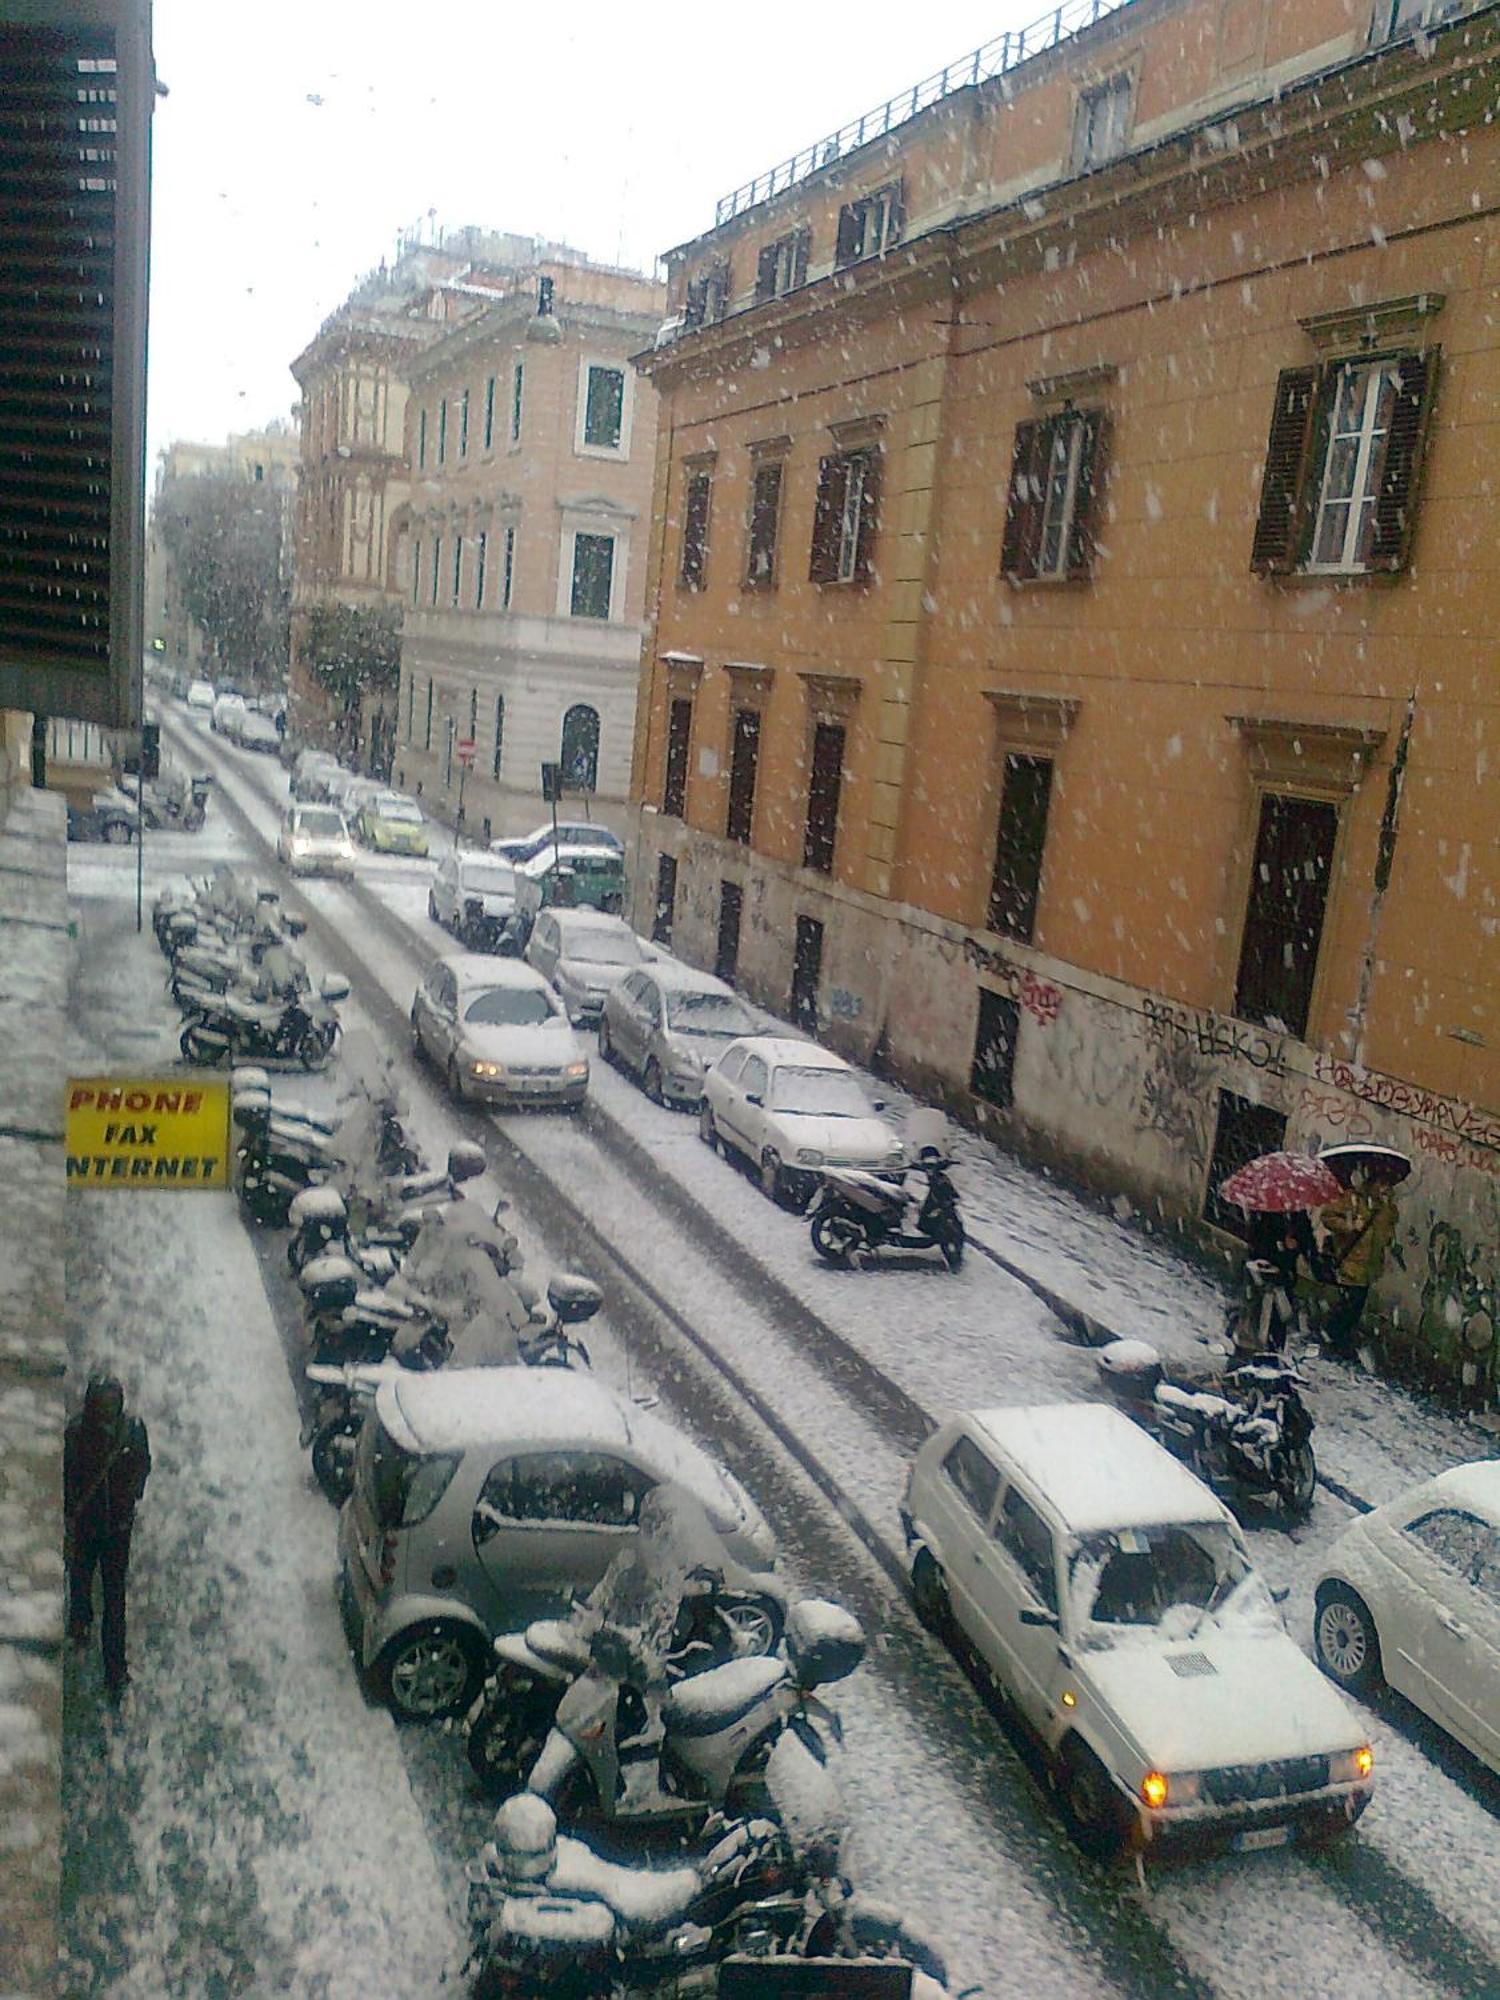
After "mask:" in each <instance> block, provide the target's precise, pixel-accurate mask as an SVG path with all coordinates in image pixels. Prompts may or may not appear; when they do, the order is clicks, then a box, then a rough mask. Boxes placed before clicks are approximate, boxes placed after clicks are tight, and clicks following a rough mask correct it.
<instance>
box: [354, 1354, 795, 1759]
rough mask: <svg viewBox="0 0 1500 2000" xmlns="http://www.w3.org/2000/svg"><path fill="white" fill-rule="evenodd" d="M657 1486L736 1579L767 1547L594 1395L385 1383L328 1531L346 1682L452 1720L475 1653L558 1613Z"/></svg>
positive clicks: (760, 1535) (456, 1378) (708, 1474)
mask: <svg viewBox="0 0 1500 2000" xmlns="http://www.w3.org/2000/svg"><path fill="white" fill-rule="evenodd" d="M664 1480H672V1481H674V1482H675V1483H676V1484H678V1485H679V1486H684V1487H686V1488H687V1490H688V1492H689V1493H691V1494H692V1495H693V1496H694V1498H695V1499H697V1500H698V1501H699V1502H700V1503H701V1505H702V1507H703V1509H704V1511H705V1512H706V1513H707V1515H708V1517H709V1520H710V1521H711V1522H712V1524H713V1526H714V1527H715V1529H717V1531H718V1533H719V1534H720V1535H721V1536H722V1538H723V1540H724V1544H725V1547H726V1548H727V1550H728V1551H729V1554H730V1555H731V1556H732V1557H733V1558H734V1559H735V1561H736V1562H739V1563H742V1564H743V1565H744V1566H745V1568H747V1569H751V1570H766V1569H769V1568H770V1567H771V1565H772V1564H773V1562H774V1561H775V1545H774V1543H773V1541H772V1538H771V1533H770V1530H769V1528H768V1527H767V1526H766V1523H765V1521H764V1519H763V1518H762V1516H761V1514H760V1511H759V1509H758V1508H757V1507H756V1505H755V1502H754V1501H753V1500H752V1499H751V1498H750V1496H749V1495H748V1494H747V1493H746V1492H745V1490H744V1488H743V1487H742V1486H741V1485H740V1484H739V1482H738V1481H737V1480H736V1479H734V1478H733V1477H732V1476H731V1474H729V1473H728V1472H726V1471H725V1470H724V1469H723V1468H722V1467H721V1466H719V1465H717V1464H715V1462H714V1461H713V1459H711V1458H710V1457H709V1456H708V1455H707V1453H706V1452H703V1451H701V1450H700V1449H699V1448H698V1446H697V1445H695V1444H693V1443H691V1442H690V1441H689V1440H688V1439H687V1438H685V1437H684V1436H682V1435H681V1433H680V1432H678V1431H676V1430H674V1429H673V1428H672V1427H671V1425H669V1424H666V1423H663V1422H662V1420H661V1419H660V1418H659V1417H654V1416H652V1415H650V1414H648V1413H647V1412H646V1411H644V1410H642V1409H640V1408H639V1407H638V1406H637V1405H636V1404H635V1403H633V1402H632V1401H631V1400H630V1399H629V1398H628V1397H625V1396H622V1395H620V1394H618V1393H617V1392H616V1391H615V1390H613V1389H610V1388H606V1386H605V1385H604V1384H603V1383H602V1382H597V1381H594V1380H592V1379H590V1378H589V1377H588V1376H586V1375H577V1374H573V1373H571V1372H567V1371H564V1370H561V1369H551V1368H503V1367H501V1368H476V1369H455V1368H443V1369H439V1370H438V1371H437V1372H436V1373H433V1374H418V1373H410V1374H406V1375H403V1377H402V1379H401V1380H400V1381H388V1382H384V1383H382V1385H381V1387H380V1389H379V1391H378V1392H377V1395H376V1399H375V1408H374V1410H373V1412H372V1413H371V1415H370V1416H369V1418H368V1419H367V1420H366V1423H365V1427H364V1430H363V1431H362V1432H361V1434H360V1440H359V1447H358V1451H357V1453H356V1457H355V1470H354V1492H353V1495H352V1497H351V1498H350V1500H349V1502H348V1504H347V1506H346V1507H345V1508H344V1511H343V1513H342V1515H341V1516H340V1520H339V1600H340V1605H341V1607H342V1610H343V1615H344V1625H345V1629H346V1631H347V1633H348V1635H349V1640H350V1645H351V1647H352V1649H353V1651H354V1654H355V1657H356V1659H357V1660H358V1662H359V1664H360V1667H361V1668H362V1669H363V1670H365V1671H368V1672H371V1673H372V1674H373V1676H374V1678H375V1680H376V1683H377V1685H378V1686H379V1688H380V1690H381V1692H382V1693H383V1694H385V1696H386V1697H387V1699H388V1700H389V1701H390V1704H391V1706H392V1708H393V1709H394V1710H395V1711H396V1713H397V1714H398V1715H401V1716H404V1717H407V1718H410V1719H426V1718H435V1717H438V1716H443V1715H453V1714H456V1713H458V1712H459V1711H460V1710H461V1709H463V1708H464V1707H465V1706H467V1704H468V1703H469V1702H470V1701H471V1700H472V1698H473V1696H474V1694H475V1693H476V1691H477V1689H478V1687H479V1683H480V1681H481V1680H482V1679H483V1677H484V1674H485V1673H486V1671H487V1670H488V1667H489V1664H490V1642H491V1639H492V1638H493V1637H494V1636H495V1635H496V1634H497V1633H500V1632H512V1631H516V1630H518V1629H519V1628H521V1627H523V1626H524V1625H526V1623H527V1622H528V1621H529V1620H530V1619H533V1618H541V1617H546V1616H548V1615H549V1614H552V1615H555V1614H556V1613H558V1612H560V1611H563V1610H565V1609H566V1607H567V1605H568V1604H569V1602H570V1601H571V1599H572V1597H573V1595H574V1594H575V1593H582V1592H584V1591H586V1590H588V1589H590V1588H591V1587H592V1586H593V1585H594V1584H595V1583H597V1582H598V1580H599V1578H600V1577H601V1576H602V1575H603V1574H604V1572H605V1570H606V1569H607V1568H608V1567H609V1563H610V1559H611V1558H612V1557H613V1556H614V1555H615V1553H616V1552H617V1550H618V1549H619V1548H620V1547H621V1546H622V1544H623V1543H624V1542H625V1541H626V1539H627V1538H628V1537H629V1536H630V1535H632V1534H633V1533H634V1531H635V1523H636V1519H637V1517H638V1515H639V1512H640V1504H641V1501H642V1500H643V1499H644V1498H645V1496H646V1494H647V1493H649V1492H650V1491H651V1489H652V1487H654V1486H657V1485H659V1484H661V1482H662V1481H664Z"/></svg>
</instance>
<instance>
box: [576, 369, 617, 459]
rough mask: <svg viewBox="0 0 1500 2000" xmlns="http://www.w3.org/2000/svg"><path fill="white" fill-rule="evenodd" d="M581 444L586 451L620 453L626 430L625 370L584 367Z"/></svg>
mask: <svg viewBox="0 0 1500 2000" xmlns="http://www.w3.org/2000/svg"><path fill="white" fill-rule="evenodd" d="M584 383H585V386H584V400H583V443H584V445H585V447H586V448H587V449H588V450H589V451H619V450H621V449H622V439H623V437H624V431H625V371H624V369H623V368H600V367H598V366H596V365H594V364H592V363H589V364H586V372H585V376H584Z"/></svg>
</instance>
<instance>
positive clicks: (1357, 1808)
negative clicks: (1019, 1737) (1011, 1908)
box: [901, 1403, 1374, 1855]
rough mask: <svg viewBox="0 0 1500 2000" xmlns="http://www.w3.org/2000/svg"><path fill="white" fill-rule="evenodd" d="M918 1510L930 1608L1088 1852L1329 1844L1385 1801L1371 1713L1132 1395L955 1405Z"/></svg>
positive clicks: (914, 1569) (915, 1499) (917, 1591)
mask: <svg viewBox="0 0 1500 2000" xmlns="http://www.w3.org/2000/svg"><path fill="white" fill-rule="evenodd" d="M901 1521H902V1526H903V1528H904V1530H905V1534H906V1545H907V1551H908V1557H909V1560H910V1564H911V1582H912V1594H913V1597H914V1599H915V1601H916V1606H917V1611H918V1614H919V1616H920V1617H921V1618H922V1621H923V1623H924V1624H926V1625H927V1626H929V1627H930V1628H931V1629H932V1630H933V1631H935V1632H939V1633H941V1634H942V1635H943V1636H945V1637H948V1638H950V1639H951V1638H955V1637H956V1638H961V1639H962V1640H963V1642H964V1643H965V1644H966V1645H967V1646H969V1647H971V1648H972V1649H973V1650H974V1651H975V1652H977V1653H978V1655H979V1657H980V1658H981V1659H982V1661H983V1662H984V1664H985V1666H986V1667H987V1668H988V1669H989V1671H990V1673H991V1674H992V1675H993V1677H994V1678H995V1680H996V1681H997V1682H998V1683H999V1685H1000V1688H1001V1689H1002V1691H1003V1693H1004V1694H1005V1695H1006V1696H1007V1697H1008V1698H1009V1699H1010V1700H1011V1701H1012V1702H1014V1704H1015V1706H1016V1708H1017V1710H1018V1712H1019V1713H1020V1715H1021V1717H1022V1719H1023V1720H1024V1721H1025V1722H1026V1723H1027V1725H1028V1726H1029V1727H1030V1729H1031V1730H1032V1731H1033V1732H1034V1733H1035V1734H1036V1736H1037V1737H1038V1738H1039V1739H1040V1741H1041V1744H1042V1747H1043V1749H1044V1751H1045V1752H1046V1755H1047V1758H1048V1761H1049V1764H1050V1766H1051V1769H1052V1772H1053V1775H1054V1777H1055V1779H1056V1782H1057V1787H1058V1790H1059V1792H1060V1794H1061V1796H1062V1799H1063V1802H1064V1805H1065V1807H1066V1810H1067V1813H1068V1816H1069V1819H1070V1820H1071V1822H1072V1824H1073V1828H1074V1831H1075V1834H1076V1835H1077V1837H1078V1839H1079V1841H1080V1844H1081V1845H1083V1846H1084V1847H1085V1848H1086V1849H1087V1850H1089V1851H1090V1852H1092V1853H1095V1854H1098V1855H1109V1854H1112V1853H1114V1852H1117V1851H1118V1850H1120V1849H1121V1848H1122V1847H1124V1846H1126V1845H1127V1844H1128V1843H1132V1842H1133V1843H1138V1844H1139V1845H1141V1846H1143V1847H1146V1848H1147V1849H1154V1850H1170V1849H1173V1848H1180V1847H1191V1846H1199V1845H1215V1844H1229V1845H1231V1846H1233V1847H1236V1848H1239V1849H1254V1848H1263V1847H1279V1846H1282V1845H1284V1844H1285V1843H1286V1842H1287V1841H1289V1840H1293V1839H1299V1838H1300V1839H1308V1840H1314V1841H1316V1840H1324V1839H1330V1838H1332V1837H1333V1836H1335V1835H1337V1834H1340V1833H1343V1832H1344V1831H1345V1830H1346V1829H1347V1828H1348V1827H1350V1826H1352V1825H1353V1824H1354V1822H1355V1821H1356V1820H1357V1819H1358V1818H1359V1816H1360V1814H1361V1813H1362V1812H1363V1811H1364V1809H1365V1807H1366V1806H1367V1805H1368V1803H1369V1801H1370V1796H1371V1792H1372V1790H1373V1786H1374V1779H1373V1769H1374V1756H1373V1753H1372V1751H1371V1749H1370V1745H1369V1738H1368V1736H1367V1735H1366V1733H1365V1730H1364V1727H1363V1724H1362V1721H1361V1719H1360V1717H1359V1716H1358V1714H1357V1713H1356V1711H1355V1710H1354V1709H1353V1708H1352V1707H1351V1706H1350V1704H1349V1703H1348V1702H1346V1701H1345V1700H1344V1699H1343V1697H1342V1696H1341V1695H1339V1694H1338V1693H1337V1691H1336V1690H1335V1689H1334V1688H1332V1687H1330V1686H1329V1684H1328V1682H1327V1681H1326V1680H1324V1679H1323V1678H1322V1676H1321V1675H1320V1674H1319V1673H1318V1670H1317V1668H1316V1667H1314V1665H1313V1664H1312V1662H1311V1660H1309V1659H1308V1658H1307V1656H1306V1654H1305V1653H1304V1652H1303V1651H1302V1650H1301V1648H1300V1647H1299V1646H1298V1645H1297V1644H1296V1643H1295V1642H1294V1641H1293V1640H1292V1639H1291V1637H1290V1636H1289V1635H1288V1633H1287V1632H1286V1630H1285V1628H1284V1627H1283V1625H1282V1622H1281V1616H1280V1613H1279V1611H1278V1609H1277V1607H1276V1604H1275V1601H1274V1600H1273V1598H1272V1595H1271V1593H1270V1591H1269V1590H1268V1589H1267V1587H1266V1585H1265V1583H1264V1582H1263V1581H1262V1579H1261V1577H1260V1576H1259V1574H1258V1573H1257V1571H1256V1570H1255V1568H1254V1566H1253V1564H1252V1563H1251V1560H1250V1556H1249V1554H1248V1551H1247V1549H1246V1546H1245V1542H1244V1538H1243V1536H1242V1535H1241V1533H1240V1530H1239V1527H1238V1525H1237V1524H1236V1522H1235V1519H1234V1516H1233V1515H1232V1514H1231V1513H1230V1512H1229V1510H1228V1508H1227V1507H1225V1506H1224V1504H1223V1502H1222V1501H1220V1500H1219V1499H1218V1498H1217V1497H1216V1496H1215V1495H1214V1494H1213V1493H1212V1492H1210V1490H1209V1489H1208V1487H1206V1486H1205V1485H1204V1484H1203V1482H1202V1481H1201V1480H1199V1479H1197V1478H1195V1477H1194V1475H1193V1474H1192V1473H1191V1472H1189V1471H1188V1469H1187V1467H1186V1466H1185V1465H1183V1464H1182V1463H1181V1462H1180V1461H1179V1460H1177V1459H1175V1458H1174V1457H1173V1456H1172V1455H1171V1453H1170V1452H1168V1451H1166V1450H1165V1449H1164V1448H1163V1447H1162V1446H1161V1445H1159V1444H1158V1443H1157V1442H1156V1440H1155V1439H1154V1438H1151V1437H1148V1436H1147V1435H1146V1433H1145V1432H1144V1431H1143V1430H1141V1429H1140V1427H1139V1426H1138V1425H1136V1424H1134V1423H1132V1422H1131V1420H1130V1418H1129V1417H1127V1416H1125V1415H1124V1413H1123V1412H1122V1411H1119V1410H1116V1409H1112V1408H1110V1407H1108V1406H1106V1405H1104V1404H1101V1403H1068V1404H1051V1405H1045V1406H1041V1407H1033V1408H1022V1407H1015V1408H1008V1409H989V1410H974V1411H969V1412H967V1413H965V1414H963V1415H960V1416H956V1417H953V1418H951V1419H950V1420H949V1421H948V1422H947V1423H945V1424H943V1425H941V1426H940V1427H939V1429H938V1430H937V1431H935V1432H934V1434H933V1435H932V1436H931V1437H930V1438H929V1439H928V1440H927V1442H926V1444H924V1445H923V1447H922V1449H921V1450H920V1451H919V1452H918V1454H917V1457H916V1460H915V1462H914V1464H913V1466H912V1469H911V1472H910V1474H909V1476H908V1479H907V1485H906V1492H905V1495H904V1496H903V1499H902V1505H901Z"/></svg>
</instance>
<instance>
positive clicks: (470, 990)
mask: <svg viewBox="0 0 1500 2000" xmlns="http://www.w3.org/2000/svg"><path fill="white" fill-rule="evenodd" d="M411 1035H412V1045H413V1047H414V1048H415V1049H416V1052H417V1054H418V1055H419V1056H425V1057H426V1058H427V1059H428V1060H429V1061H430V1062H434V1063H436V1064H437V1066H438V1068H439V1069H441V1070H442V1072H443V1074H444V1075H445V1076H446V1078H447V1080H448V1088H449V1090H450V1091H451V1092H452V1093H453V1095H454V1096H455V1097H456V1098H458V1099H459V1101H460V1102H462V1101H463V1100H464V1099H465V1098H477V1099H479V1100H481V1101H482V1102H484V1103H486V1104H561V1105H562V1106H563V1107H564V1108H565V1109H567V1110H569V1111H576V1110H577V1109H578V1107H579V1105H580V1104H582V1102H583V1100H584V1098H585V1096H586V1095H587V1094H588V1087H589V1062H588V1056H587V1055H586V1053H585V1051H584V1046H583V1043H582V1042H581V1041H579V1039H578V1037H577V1036H576V1035H575V1034H574V1032H573V1029H572V1027H571V1025H570V1024H569V1021H568V1017H567V1015H566V1013H565V1012H564V1011H563V1006H562V1003H561V1001H560V1000H559V999H558V997H557V995H556V994H555V993H554V992H553V991H552V988H551V987H550V986H549V985H548V984H547V982H546V980H545V979H543V977H542V976H541V974H540V973H539V972H533V971H532V969H531V967H530V966H529V965H522V964H521V963H520V962H519V960H517V959H513V958H487V957H484V956H482V955H481V954H479V953H477V952H463V953H460V954H458V955H457V956H455V957H451V958H437V959H434V960H433V962H432V964H431V965H429V966H428V968H427V971H426V973H425V975H424V976H423V979H422V983H421V985H420V986H419V987H418V988H417V990H416V993H415V995H414V996H413V998H412V1003H411Z"/></svg>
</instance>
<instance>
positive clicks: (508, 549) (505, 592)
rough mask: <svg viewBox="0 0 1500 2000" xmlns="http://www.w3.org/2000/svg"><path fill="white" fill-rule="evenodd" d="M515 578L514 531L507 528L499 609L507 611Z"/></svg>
mask: <svg viewBox="0 0 1500 2000" xmlns="http://www.w3.org/2000/svg"><path fill="white" fill-rule="evenodd" d="M515 580H516V531H515V529H514V528H507V529H506V531H505V570H504V574H503V575H502V577H501V587H500V609H501V610H502V611H509V609H510V593H511V586H512V585H513V584H514V582H515Z"/></svg>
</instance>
